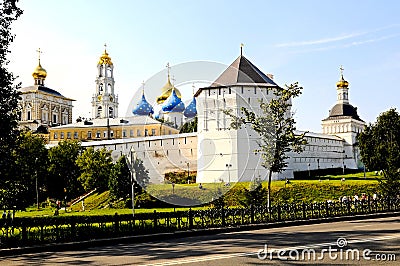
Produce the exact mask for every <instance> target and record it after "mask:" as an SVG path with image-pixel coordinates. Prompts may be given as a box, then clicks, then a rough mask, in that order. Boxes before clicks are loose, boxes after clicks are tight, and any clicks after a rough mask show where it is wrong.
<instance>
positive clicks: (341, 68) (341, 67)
mask: <svg viewBox="0 0 400 266" xmlns="http://www.w3.org/2000/svg"><path fill="white" fill-rule="evenodd" d="M339 69H340V74H341V75H342V77H343V70H344V68H343V66H342V65H340V68H339Z"/></svg>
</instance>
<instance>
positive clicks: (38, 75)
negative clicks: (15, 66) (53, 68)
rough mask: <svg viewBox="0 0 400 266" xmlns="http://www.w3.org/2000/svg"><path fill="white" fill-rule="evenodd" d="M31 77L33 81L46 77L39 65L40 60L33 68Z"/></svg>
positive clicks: (44, 71)
mask: <svg viewBox="0 0 400 266" xmlns="http://www.w3.org/2000/svg"><path fill="white" fill-rule="evenodd" d="M32 76H33V78H34V79H45V78H46V77H47V72H46V70H45V69H44V68H43V67H42V66H41V65H40V59H39V65H38V66H37V67H36V68H35V71H33V73H32Z"/></svg>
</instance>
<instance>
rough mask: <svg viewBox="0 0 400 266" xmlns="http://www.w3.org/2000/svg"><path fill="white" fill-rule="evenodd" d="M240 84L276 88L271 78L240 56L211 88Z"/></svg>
mask: <svg viewBox="0 0 400 266" xmlns="http://www.w3.org/2000/svg"><path fill="white" fill-rule="evenodd" d="M240 84H263V85H267V86H278V85H277V84H276V83H275V82H274V81H273V80H272V79H271V78H269V77H268V76H267V75H265V74H264V73H263V72H262V71H261V70H260V69H258V67H256V66H255V65H253V63H251V62H250V61H249V60H248V59H247V58H246V57H244V56H243V55H240V56H239V57H238V58H237V59H236V60H235V61H234V62H233V63H232V64H231V65H230V66H229V67H228V68H227V69H226V70H225V71H224V72H223V73H222V74H221V75H220V76H219V77H218V78H217V79H216V80H215V81H214V82H213V84H211V87H219V86H231V85H240Z"/></svg>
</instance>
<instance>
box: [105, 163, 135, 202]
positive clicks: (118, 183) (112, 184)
mask: <svg viewBox="0 0 400 266" xmlns="http://www.w3.org/2000/svg"><path fill="white" fill-rule="evenodd" d="M131 186H132V182H131V172H130V171H129V167H128V164H127V160H126V157H125V156H121V157H120V158H119V159H118V161H117V162H116V163H115V164H114V166H113V168H112V170H111V175H110V179H109V181H108V188H109V189H110V194H111V196H112V197H113V198H114V199H120V198H123V199H127V198H129V195H130V194H131V190H132V187H131Z"/></svg>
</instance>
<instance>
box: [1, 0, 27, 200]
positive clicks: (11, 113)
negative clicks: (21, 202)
mask: <svg viewBox="0 0 400 266" xmlns="http://www.w3.org/2000/svg"><path fill="white" fill-rule="evenodd" d="M16 3H17V0H2V1H0V32H1V34H0V128H1V130H0V190H1V191H5V190H7V193H10V194H11V195H12V194H13V192H12V191H8V190H9V189H11V187H10V186H9V185H10V182H12V179H13V178H14V173H13V172H12V169H14V167H13V164H14V161H13V158H12V151H13V150H14V148H15V147H16V140H17V138H18V135H19V132H18V128H17V127H18V122H17V121H18V115H17V107H18V100H19V99H20V97H19V92H18V88H19V87H20V84H14V82H15V77H14V75H13V74H12V73H11V72H9V71H8V69H7V65H8V63H9V61H8V59H7V55H8V54H9V53H10V51H9V48H8V47H9V45H10V43H11V42H12V41H13V40H14V37H15V35H13V34H12V33H11V23H12V22H13V21H15V20H16V19H17V18H18V17H19V16H20V15H21V14H22V10H21V9H20V8H18V7H17V6H16Z"/></svg>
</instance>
